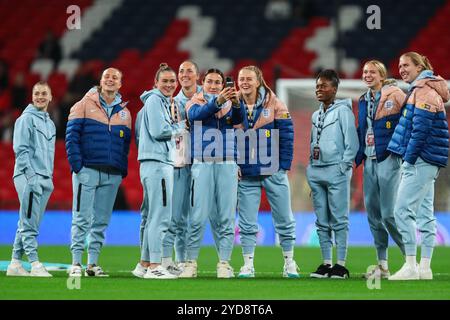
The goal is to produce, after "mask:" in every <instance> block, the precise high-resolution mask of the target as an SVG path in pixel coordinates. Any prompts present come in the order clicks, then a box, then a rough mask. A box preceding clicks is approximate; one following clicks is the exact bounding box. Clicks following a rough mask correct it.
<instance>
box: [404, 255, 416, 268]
mask: <svg viewBox="0 0 450 320" xmlns="http://www.w3.org/2000/svg"><path fill="white" fill-rule="evenodd" d="M406 263H407V264H408V265H409V266H410V267H411V268H416V263H417V261H416V256H406Z"/></svg>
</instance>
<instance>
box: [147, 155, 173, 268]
mask: <svg viewBox="0 0 450 320" xmlns="http://www.w3.org/2000/svg"><path fill="white" fill-rule="evenodd" d="M140 177H141V183H142V186H143V188H144V197H145V199H144V203H146V205H147V206H146V207H147V210H146V211H145V212H146V214H147V215H146V217H145V228H144V230H143V232H142V235H141V237H142V239H143V240H142V246H141V260H143V261H149V262H150V263H161V259H162V243H163V239H164V236H165V234H166V232H167V230H168V229H169V225H170V221H171V218H172V192H173V165H169V164H166V163H163V162H159V161H152V160H149V161H143V162H141V165H140ZM146 201H147V202H146Z"/></svg>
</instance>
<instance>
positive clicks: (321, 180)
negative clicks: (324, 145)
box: [306, 164, 352, 261]
mask: <svg viewBox="0 0 450 320" xmlns="http://www.w3.org/2000/svg"><path fill="white" fill-rule="evenodd" d="M306 176H307V179H308V183H309V186H310V187H311V192H312V200H313V206H314V212H315V213H316V217H317V220H316V227H317V234H318V236H319V243H320V249H321V251H322V257H323V259H324V260H331V259H332V253H333V242H332V232H334V238H335V243H336V249H337V250H336V251H337V259H338V260H341V261H345V260H346V258H347V246H348V215H349V210H350V180H351V177H352V169H351V168H350V169H348V170H347V171H346V172H342V171H341V168H340V166H339V164H335V165H329V166H311V165H309V166H308V167H307V169H306Z"/></svg>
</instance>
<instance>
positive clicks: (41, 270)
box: [30, 263, 53, 278]
mask: <svg viewBox="0 0 450 320" xmlns="http://www.w3.org/2000/svg"><path fill="white" fill-rule="evenodd" d="M30 276H32V277H44V278H50V277H53V276H52V275H51V274H50V273H48V271H47V269H45V267H44V265H43V264H42V263H39V264H38V265H37V266H34V267H33V266H32V267H31V272H30Z"/></svg>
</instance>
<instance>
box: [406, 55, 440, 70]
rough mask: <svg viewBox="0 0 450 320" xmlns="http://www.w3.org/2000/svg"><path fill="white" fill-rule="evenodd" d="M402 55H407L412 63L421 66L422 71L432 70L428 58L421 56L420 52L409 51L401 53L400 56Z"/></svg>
mask: <svg viewBox="0 0 450 320" xmlns="http://www.w3.org/2000/svg"><path fill="white" fill-rule="evenodd" d="M402 57H409V58H410V59H411V61H412V62H413V63H414V65H416V66H420V67H422V71H423V70H431V71H433V67H432V66H431V62H430V60H428V58H427V57H426V56H423V55H421V54H420V53H417V52H414V51H410V52H407V53H404V54H402V55H401V56H400V58H402Z"/></svg>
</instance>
